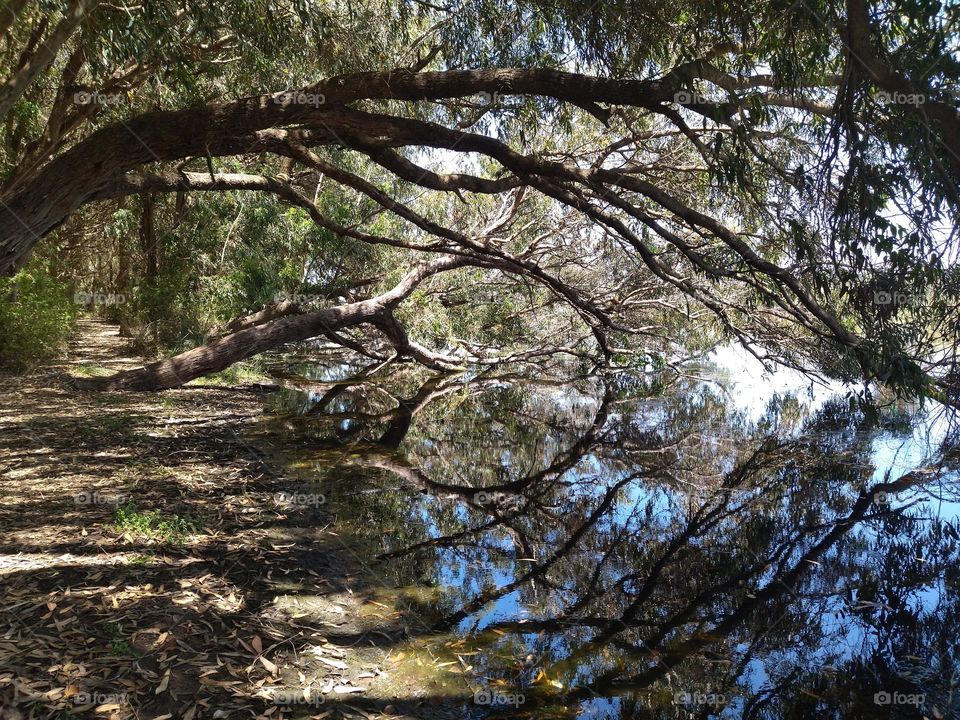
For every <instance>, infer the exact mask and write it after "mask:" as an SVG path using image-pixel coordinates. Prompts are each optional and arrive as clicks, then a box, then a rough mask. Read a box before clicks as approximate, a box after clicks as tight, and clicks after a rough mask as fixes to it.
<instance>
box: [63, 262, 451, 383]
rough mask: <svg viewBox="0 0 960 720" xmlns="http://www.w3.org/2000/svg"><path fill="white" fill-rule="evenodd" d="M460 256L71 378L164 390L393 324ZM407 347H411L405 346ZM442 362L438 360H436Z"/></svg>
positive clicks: (416, 352) (404, 350)
mask: <svg viewBox="0 0 960 720" xmlns="http://www.w3.org/2000/svg"><path fill="white" fill-rule="evenodd" d="M468 263H469V261H468V260H467V259H466V258H463V257H459V256H447V257H443V258H440V259H438V260H433V261H431V262H429V263H425V264H423V265H421V266H420V267H418V268H416V269H414V270H411V271H410V272H409V273H407V274H406V276H404V278H403V279H402V280H401V281H400V282H399V283H398V284H397V285H396V286H394V287H393V288H392V289H390V290H388V291H387V292H385V293H382V294H381V295H377V296H376V297H373V298H370V299H368V300H361V301H359V302H354V303H347V304H344V305H338V306H336V307H332V308H326V309H324V310H318V311H316V312H311V313H304V314H301V315H288V316H285V317H280V318H277V319H274V320H269V321H266V322H263V323H261V324H257V325H254V326H253V327H247V328H245V329H243V330H239V331H237V332H234V333H231V334H229V335H226V336H224V337H221V338H218V339H216V340H213V341H211V342H209V343H207V344H206V345H201V346H200V347H196V348H193V349H192V350H187V351H186V352H183V353H180V354H179V355H176V356H174V357H172V358H169V359H167V360H160V361H158V362H155V363H152V364H150V365H147V366H146V367H142V368H138V369H136V370H126V371H124V372H120V373H117V374H116V375H111V376H109V377H105V378H85V379H77V380H75V381H74V383H75V384H76V385H77V386H79V387H83V388H90V389H98V390H165V389H169V388H175V387H180V386H181V385H183V384H184V383H187V382H190V381H191V380H195V379H196V378H199V377H203V376H204V375H210V374H211V373H215V372H219V371H220V370H223V369H224V368H227V367H229V366H230V365H233V364H234V363H236V362H239V361H240V360H245V359H246V358H249V357H253V356H254V355H257V354H259V353H262V352H264V351H266V350H272V349H273V348H276V347H279V346H280V345H284V344H286V343H290V342H299V341H303V340H309V339H310V338H314V337H317V336H319V335H328V334H329V333H332V332H335V331H337V330H340V329H343V328H347V327H353V326H356V325H362V324H365V323H369V324H372V325H375V326H377V327H383V326H385V325H391V326H393V324H394V323H396V321H395V320H394V319H393V316H392V312H393V309H394V308H395V307H396V306H397V305H399V304H400V302H401V301H402V300H403V299H404V298H406V297H407V296H408V295H410V293H412V292H413V291H414V290H415V289H416V288H417V287H418V286H419V285H420V283H421V282H423V281H424V280H425V279H427V278H428V277H430V276H432V275H435V274H437V273H440V272H444V271H446V270H451V269H453V268H457V267H461V266H463V265H466V264H468ZM402 336H403V338H404V340H405V341H406V344H405V345H403V346H399V347H397V352H398V353H399V354H412V355H413V356H414V357H417V358H419V356H420V355H422V354H423V353H424V350H423V349H422V348H420V347H419V346H417V345H416V344H415V343H410V341H409V340H406V334H405V333H403V335H402ZM411 346H413V347H412V348H411ZM428 355H429V359H430V360H432V361H433V362H434V363H435V365H434V367H438V368H440V367H443V365H445V366H446V367H447V368H450V367H453V366H454V365H455V363H456V359H455V358H444V357H443V356H439V355H435V354H433V353H428ZM441 362H443V365H441V364H440V363H441Z"/></svg>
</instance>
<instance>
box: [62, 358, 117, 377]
mask: <svg viewBox="0 0 960 720" xmlns="http://www.w3.org/2000/svg"><path fill="white" fill-rule="evenodd" d="M70 371H71V372H72V373H73V374H74V375H78V376H80V377H105V376H107V375H112V374H113V373H114V371H113V370H111V369H110V368H108V367H104V366H103V365H100V364H99V363H89V362H85V363H76V364H75V365H72V366H71V367H70Z"/></svg>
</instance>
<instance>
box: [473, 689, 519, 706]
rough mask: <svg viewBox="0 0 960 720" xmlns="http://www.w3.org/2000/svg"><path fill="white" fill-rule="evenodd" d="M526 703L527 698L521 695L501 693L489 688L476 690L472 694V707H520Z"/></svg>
mask: <svg viewBox="0 0 960 720" xmlns="http://www.w3.org/2000/svg"><path fill="white" fill-rule="evenodd" d="M526 701H527V696H526V695H524V694H523V693H509V692H501V691H500V690H492V689H490V688H485V689H483V690H477V691H476V692H475V693H474V694H473V704H474V705H491V706H496V705H512V706H513V707H520V706H521V705H523V704H524V703H525V702H526Z"/></svg>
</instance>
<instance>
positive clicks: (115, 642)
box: [106, 622, 134, 656]
mask: <svg viewBox="0 0 960 720" xmlns="http://www.w3.org/2000/svg"><path fill="white" fill-rule="evenodd" d="M106 629H107V634H108V635H109V636H110V654H111V655H116V656H120V655H133V654H134V653H133V646H132V645H130V643H129V642H127V639H126V638H125V637H124V636H123V629H122V628H121V627H120V624H119V623H115V622H111V623H107V625H106Z"/></svg>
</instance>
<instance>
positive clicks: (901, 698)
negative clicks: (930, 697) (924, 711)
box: [873, 690, 926, 707]
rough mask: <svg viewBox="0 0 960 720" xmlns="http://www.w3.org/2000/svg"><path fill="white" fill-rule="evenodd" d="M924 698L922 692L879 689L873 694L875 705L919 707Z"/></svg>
mask: <svg viewBox="0 0 960 720" xmlns="http://www.w3.org/2000/svg"><path fill="white" fill-rule="evenodd" d="M925 700H926V695H925V694H924V693H902V692H887V691H886V690H881V691H880V692H876V693H874V694H873V703H874V704H875V705H913V706H914V707H920V706H921V705H923V703H924V701H925Z"/></svg>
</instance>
